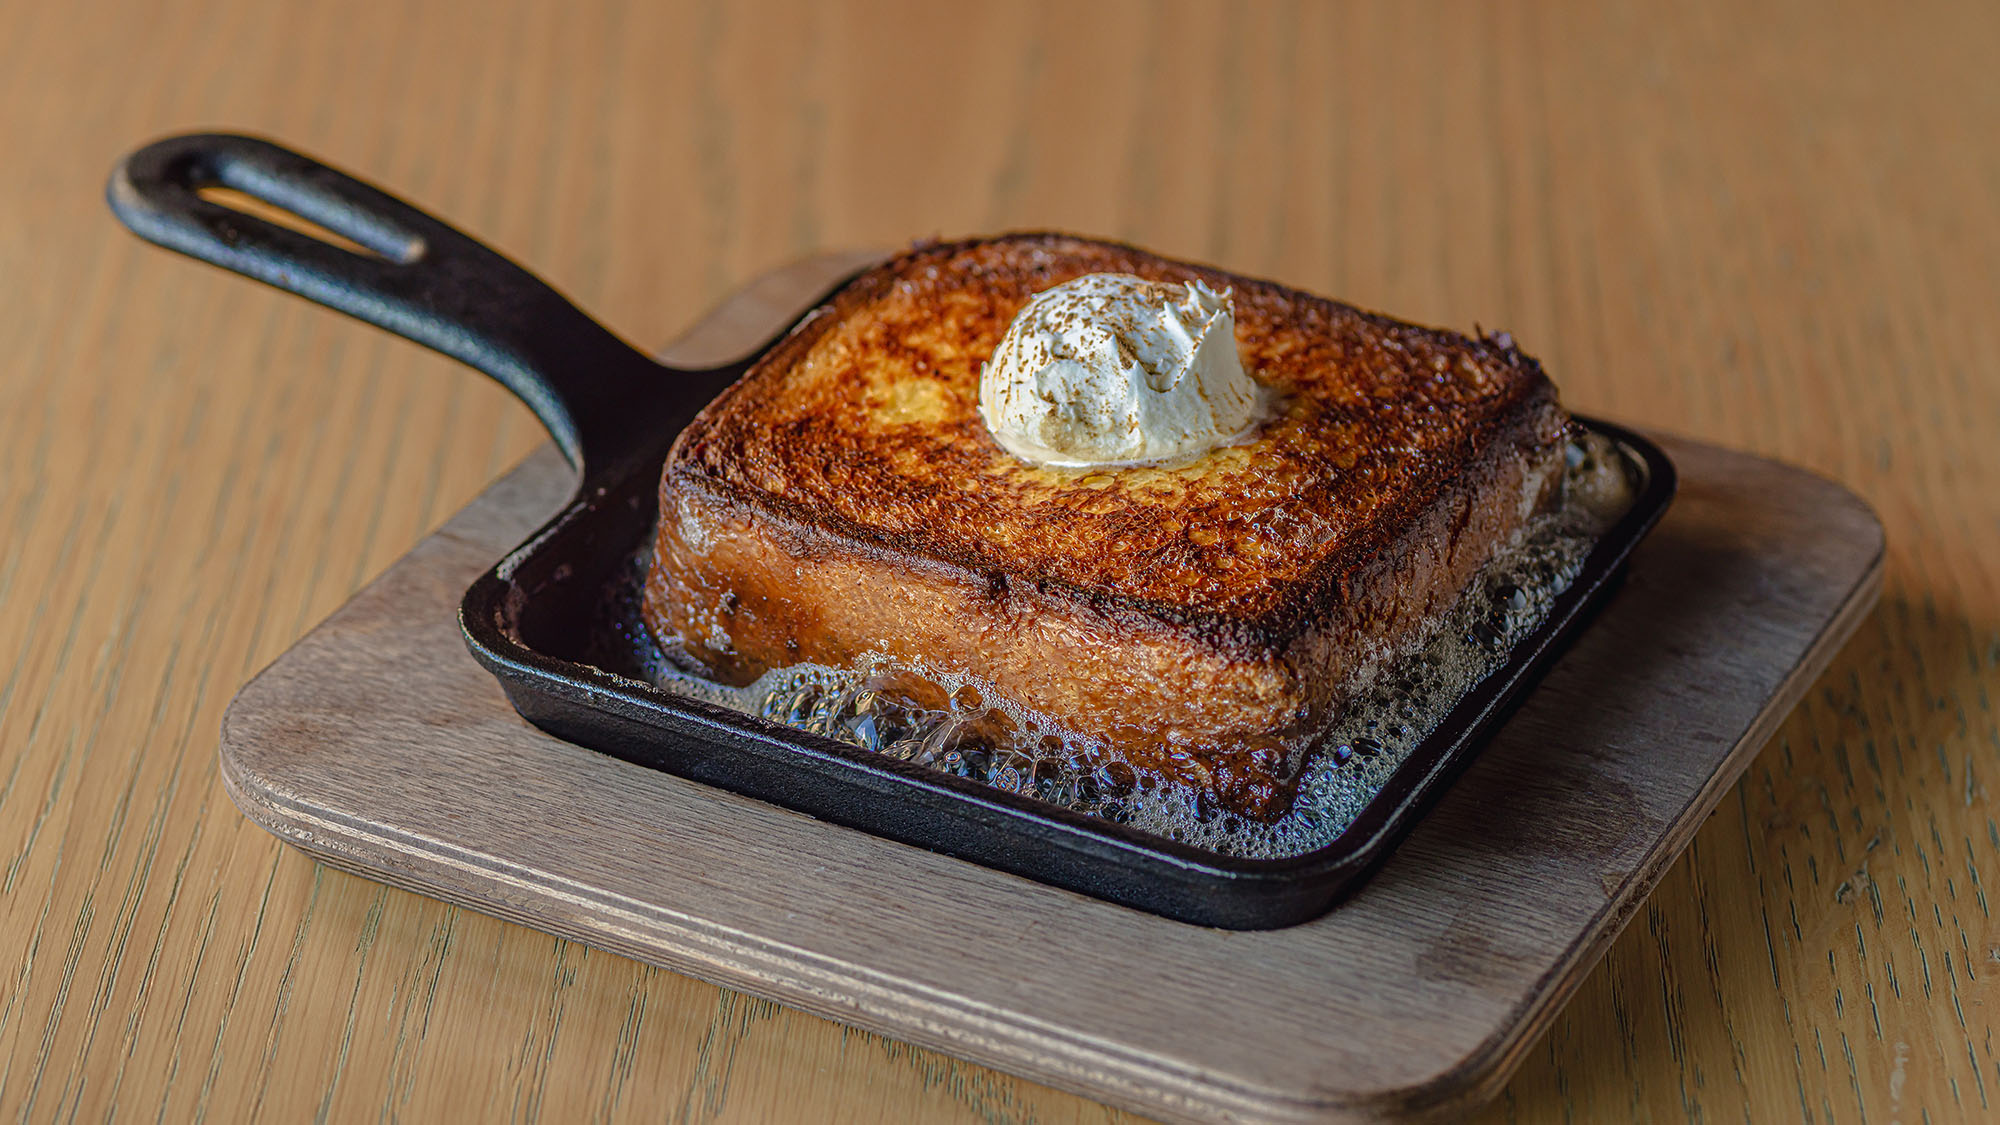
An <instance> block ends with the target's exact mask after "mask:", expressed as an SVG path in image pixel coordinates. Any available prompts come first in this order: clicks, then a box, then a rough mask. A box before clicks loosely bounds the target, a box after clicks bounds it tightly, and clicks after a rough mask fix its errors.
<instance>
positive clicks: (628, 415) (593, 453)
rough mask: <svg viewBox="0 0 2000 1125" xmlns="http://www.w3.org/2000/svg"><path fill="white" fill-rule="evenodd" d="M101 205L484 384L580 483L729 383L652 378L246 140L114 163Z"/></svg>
mask: <svg viewBox="0 0 2000 1125" xmlns="http://www.w3.org/2000/svg"><path fill="white" fill-rule="evenodd" d="M205 188H229V189H233V190H235V191H238V192H241V193H243V194H245V195H248V196H251V197H253V198H255V199H257V200H259V201H261V202H263V203H266V204H269V205H270V206H272V207H276V208H278V209H279V210H281V211H287V212H290V213H292V214H294V215H297V216H299V217H300V218H303V219H306V220H309V221H310V222H312V223H316V224H318V225H319V226H320V227H322V228H324V229H326V230H329V231H332V232H333V233H334V234H336V235H339V236H340V237H342V238H345V239H348V240H350V241H351V242H353V243H355V244H357V245H358V246H360V247H361V248H363V250H365V251H366V252H365V253H357V252H356V251H354V250H352V249H348V248H346V247H342V246H339V245H336V244H335V243H332V242H328V241H325V240H323V239H320V238H317V237H314V236H312V235H308V234H304V233H301V232H300V231H297V230H293V229H290V228H289V227H285V226H280V225H278V224H277V223H273V222H271V221H269V220H266V219H263V218H259V217H257V216H254V215H251V214H248V213H247V212H244V211H240V210H236V209H235V208H232V207H227V206H224V205H223V204H221V203H218V202H215V201H214V200H211V199H208V198H205V197H204V196H202V195H201V194H200V193H201V191H202V189H205ZM105 194H106V197H107V198H108V199H109V201H110V203H111V210H112V211H113V212H115V213H116V214H117V216H118V218H119V220H120V221H122V222H123V223H124V224H125V225H126V226H127V227H129V228H131V229H132V231H133V232H134V233H135V234H137V235H138V236H139V237H141V238H143V239H145V240H147V241H148V242H153V243H156V244H158V245H160V246H164V247H166V248H168V249H170V250H177V251H179V252H181V253H183V254H186V255H188V256H190V257H193V258H199V259H201V260H202V261H205V262H209V263H211V264H214V265H218V266H221V267H222V268H224V269H227V270H233V271H235V272H236V273H240V274H242V275H244V276H245V277H250V278H254V279H256V280H258V281H261V282H264V283H265V284H266V285H272V286H276V287H277V288H279V289H283V290H286V291H288V292H291V293H296V294H298V295H299V296H301V297H304V298H306V299H307V300H309V301H313V302H315V303H317V304H321V305H325V306H327V307H328V308H332V309H337V310H339V311H340V312H344V313H346V314H348V315H349V316H353V317H357V318H359V319H361V320H364V321H367V322H368V323H370V324H373V325H376V326H378V327H381V328H386V329H388V330H389V331H391V332H394V333H396V334H397V335H399V336H403V337H406V338H408V339H410V340H414V341H416V342H417V343H419V344H423V345H424V346H426V347H429V348H433V349H435V350H437V351H440V352H443V353H444V354H445V355H448V356H451V357H452V358H454V359H457V360H460V361H462V362H464V363H467V364H470V365H471V366H472V367H475V368H477V369H478V370H480V371H483V372H485V373H486V374H488V375H490V376H492V377H493V378H494V379H497V380H498V381H499V382H500V383H501V384H502V385H504V386H505V387H506V388H507V389H508V390H510V391H513V392H514V394H516V395H517V396H519V397H520V399H521V401H523V402H525V403H527V405H528V408H529V409H531V410H533V411H534V412H535V415H536V417H538V418H540V419H541V421H542V424H543V425H545V426H547V427H548V430H549V434H550V436H551V437H553V438H554V439H555V442H556V445H557V446H558V447H559V448H560V449H561V450H562V453H563V456H564V457H566V458H568V459H569V462H570V464H572V465H574V466H576V467H577V468H578V469H579V470H582V471H583V474H584V476H585V479H586V481H588V480H590V479H592V478H597V479H602V478H604V477H605V476H607V475H610V474H615V473H617V472H618V471H620V470H622V469H624V468H626V467H627V462H629V461H630V460H631V459H632V458H634V457H637V456H640V455H643V454H644V453H645V452H646V451H647V450H649V449H650V450H653V451H655V452H656V451H657V449H658V440H657V439H658V435H660V434H661V433H663V432H673V431H674V430H678V429H679V428H680V427H681V426H683V425H685V424H686V423H687V421H688V420H689V419H691V418H693V416H694V414H695V412H697V411H699V410H700V408H701V406H702V405H703V404H705V403H706V402H707V401H708V399H709V398H710V397H712V396H713V395H714V394H715V392H716V391H719V390H720V389H721V388H722V387H724V386H726V385H727V384H728V383H729V382H730V381H731V380H732V379H734V378H735V376H736V375H737V374H739V373H740V372H741V371H742V366H741V365H740V364H732V365H729V366H727V367H721V368H714V369H710V370H706V371H696V372H682V371H676V370H673V369H670V368H666V367H663V366H661V365H660V364H657V363H655V362H653V360H652V359H650V358H649V357H647V356H646V355H644V354H643V353H641V352H639V351H638V350H637V349H635V348H633V347H632V346H631V345H629V344H627V343H625V342H624V341H622V340H620V339H618V338H617V337H616V336H614V335H612V334H611V332H610V331H609V330H607V329H606V328H604V327H603V326H602V325H600V324H598V323H597V322H596V321H594V320H592V319H591V318H590V317H588V316H586V315H585V314H584V313H583V312H582V311H580V310H579V309H577V307H576V306H575V305H572V304H570V303H569V301H568V300H567V299H565V298H564V297H563V296H562V295H561V294H559V293H557V292H556V291H555V290H554V289H551V288H550V287H549V286H548V285H547V284H546V283H544V282H543V281H541V280H540V279H539V278H536V277H535V276H534V275H533V274H531V273H529V272H528V271H527V270H525V269H523V268H522V267H520V266H518V265H515V264H514V263H513V262H511V261H509V260H508V259H506V258H505V257H503V256H501V255H500V254H499V253H498V252H497V251H494V250H492V249H490V248H488V247H487V246H485V245H482V244H481V243H479V242H477V241H475V240H474V239H472V238H471V237H469V236H467V235H465V234H462V233H460V232H459V231H457V230H455V229H453V228H452V227H451V226H449V225H447V224H445V223H444V222H442V221H440V220H438V219H436V218H433V217H432V216H430V215H428V214H425V213H424V212H423V211H420V210H418V209H417V208H415V207H413V206H411V205H410V204H408V203H405V202H403V201H402V200H400V199H397V198H395V197H394V196H392V195H389V194H388V193H386V192H383V191H381V190H379V189H377V188H374V187H371V186H369V185H368V184H365V183H362V182H361V181H360V180H357V179H355V178H353V177H352V176H349V175H347V174H345V173H343V172H339V171H336V170H335V169H333V168H329V167H327V166H326V165H324V164H321V163H320V162H318V161H316V160H313V159H312V158H310V157H307V156H303V155H300V154H299V153H296V152H292V151H291V150H289V149H286V148H283V147H280V146H279V145H276V144H273V143H271V142H270V141H266V140H262V139H260V138H257V137H248V136H241V135H236V134H228V133H193V134H186V135H182V136H176V137H168V138H166V139H164V140H160V141H156V142H154V143H153V144H150V145H147V146H146V147H145V148H142V149H140V150H138V151H137V152H134V153H132V154H131V155H130V156H127V157H126V158H125V159H124V160H123V161H122V162H120V163H119V165H118V167H117V168H116V169H115V170H114V171H113V172H112V174H111V182H110V184H109V185H108V187H107V188H106V190H105ZM663 382H665V383H669V384H674V385H672V386H663ZM655 414H657V415H658V416H657V417H654V416H653V415H655ZM668 426H670V427H672V429H671V430H663V429H662V428H661V427H668Z"/></svg>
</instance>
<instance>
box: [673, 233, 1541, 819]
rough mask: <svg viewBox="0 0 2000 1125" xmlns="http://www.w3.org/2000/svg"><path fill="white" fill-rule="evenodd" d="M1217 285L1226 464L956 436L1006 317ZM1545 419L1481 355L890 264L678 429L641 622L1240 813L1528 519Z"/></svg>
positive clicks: (983, 252)
mask: <svg viewBox="0 0 2000 1125" xmlns="http://www.w3.org/2000/svg"><path fill="white" fill-rule="evenodd" d="M1097 272H1116V273H1129V274H1137V275H1139V276H1141V277H1147V278H1153V279H1157V280H1164V281H1182V280H1193V279H1196V278H1200V279H1203V280H1205V281H1207V282H1208V284H1209V285H1210V286H1212V287H1214V288H1215V289H1217V290H1218V291H1221V290H1225V289H1227V290H1231V291H1233V294H1234V299H1235V307H1236V337H1237V343H1238V346H1239V350H1240V352H1241V356H1242V360H1243V365H1244V368H1245V370H1246V371H1248V372H1250V374H1251V375H1252V376H1253V377H1254V378H1256V379H1257V380H1258V381H1259V382H1261V383H1264V384H1266V385H1267V386H1269V387H1272V388H1274V389H1276V390H1277V391H1278V392H1280V394H1281V395H1282V405H1281V407H1280V409H1279V413H1278V416H1277V417H1275V418H1273V419H1272V420H1271V421H1270V422H1269V423H1267V424H1266V425H1265V426H1264V427H1263V428H1262V429H1261V430H1260V431H1259V432H1258V433H1257V434H1256V435H1255V436H1254V438H1253V439H1252V440H1250V441H1247V442H1245V443H1243V444H1241V445H1237V446H1232V447H1228V448H1225V449H1220V450H1216V451H1214V452H1212V453H1210V454H1208V455H1206V456H1203V457H1201V458H1198V459H1195V460H1192V461H1190V462H1187V463H1184V464H1175V465H1165V466H1148V467H1137V468H1121V469H1113V470H1071V469H1048V468H1038V467H1035V466H1031V465H1027V464H1025V463H1023V462H1020V461H1018V460H1016V459H1015V458H1014V457H1012V456H1011V455H1010V454H1008V453H1007V452H1006V451H1004V450H1002V449H1001V448H1000V446H999V445H998V444H997V443H995V442H994V441H993V439H992V438H991V436H990V435H989V434H988V433H987V431H986V428H985V424H984V423H983V422H982V421H981V420H980V417H979V413H978V394H979V374H980V368H981V366H982V365H983V364H984V363H985V361H986V359H987V357H988V356H990V355H991V354H992V352H993V349H994V347H995V346H996V345H997V344H998V343H999V341H1000V338H1001V336H1002V335H1003V334H1004V333H1005V332H1006V330H1007V327H1008V325H1009V323H1011V321H1012V319H1013V317H1014V314H1015V313H1016V312H1017V311H1019V309H1020V308H1021V307H1022V306H1023V305H1024V304H1026V303H1027V301H1028V299H1029V298H1030V297H1031V296H1032V295H1033V294H1035V293H1038V292H1040V291H1042V290H1044V289H1048V288H1050V287H1052V286H1055V285H1058V284H1061V283H1062V282H1065V281H1068V280H1070V279H1072V278H1074V277H1077V276H1080V275H1082V274H1086V273H1097ZM1566 425H1567V422H1566V418H1565V416H1564V415H1563V413H1562V411H1561V409H1560V407H1559V406H1558V405H1557V403H1556V398H1555V391H1554V388H1553V387H1552V386H1551V384H1550V383H1549V381H1548V379H1547V378H1546V377H1545V376H1544V375H1543V374H1542V371H1541V368H1540V367H1539V365H1538V364H1536V363H1535V362H1534V360H1532V359H1530V358H1529V357H1527V356H1525V355H1523V354H1522V353H1520V352H1519V351H1517V350H1515V349H1514V348H1513V347H1512V346H1511V345H1508V344H1504V343H1502V342H1499V341H1495V340H1484V339H1469V338H1466V337H1463V336H1459V335H1456V334H1453V333H1449V332H1442V331H1437V330H1433V329H1427V328H1420V327H1417V326H1414V325H1409V324H1404V323H1401V322H1398V321H1394V320H1390V319H1387V318H1385V317H1380V316H1376V315H1373V314H1369V313H1364V312H1361V311H1359V310H1356V309H1353V308H1350V307H1348V306H1346V305H1342V304H1339V303H1337V302H1333V301H1328V300H1325V299H1322V298H1318V297H1313V296H1310V295H1307V294H1304V293H1300V292H1298V291H1296V290H1292V289H1287V288H1284V287H1282V286H1278V285H1274V284H1271V283H1269V282H1263V281H1256V280H1253V279H1249V278H1243V277H1237V276H1235V275H1231V274H1226V273H1222V272H1220V271H1217V270H1213V269H1208V268H1204V267H1200V266H1194V265H1189V264H1186V263H1181V262H1174V261H1169V260H1167V259H1163V258H1159V257H1156V256H1154V255H1151V254H1148V253H1145V252H1144V251H1140V250H1136V249H1133V248H1131V247H1126V246H1120V245H1115V244H1109V243H1103V242H1094V241H1087V240H1083V239H1077V238H1071V237H1067V236H1062V235H1052V234H1033V235H1013V236H1008V237H1003V238H997V239H990V240H980V241H971V242H961V243H951V244H943V245H930V246H919V247H917V248H915V249H913V250H911V251H909V252H908V253H905V254H903V255H901V256H900V257H898V258H895V259H893V260H891V261H889V262H887V263H885V264H883V265H881V266H879V267H876V268H875V269H873V270H871V271H869V272H868V273H866V274H864V275H862V276H861V277H859V278H857V279H856V280H855V281H853V282H852V283H850V284H849V285H847V286H846V287H845V288H843V289H842V290H841V291H840V293H838V294H837V295H836V296H835V297H834V298H833V299H832V300H830V301H829V302H828V304H827V305H825V306H823V307H822V308H821V309H819V310H816V312H815V313H814V315H812V316H811V317H809V318H808V319H807V320H806V321H805V322H804V323H802V324H801V325H800V326H799V327H798V328H797V329H796V330H795V331H794V332H793V333H792V334H791V335H790V336H788V337H787V338H786V339H785V340H784V341H782V342H781V343H780V344H779V345H778V346H777V347H775V348H774V349H772V350H771V352H769V353H768V354H767V355H766V356H765V357H764V358H763V359H761V360H760V361H759V362H758V363H757V364H756V366H755V367H753V368H752V369H751V370H750V372H749V373H748V374H746V375H745V376H744V378H743V379H742V380H741V381H740V382H738V383H737V384H736V385H735V386H733V387H731V388H730V389H729V390H728V391H725V392H724V393H723V394H722V395H721V396H719V397H718V398H717V399H716V400H715V402H713V403H712V404H710V406H709V407H708V408H707V409H706V410H705V411H703V412H702V414H701V415H700V416H699V417H698V418H697V419H696V420H695V421H694V422H693V424H691V425H690V426H689V427H688V429H687V430H686V431H685V432H684V433H682V434H681V436H680V438H679V439H678V440H677V441H676V442H675V444H674V447H673V450H672V452H671V453H670V454H669V455H668V458H667V463H666V468H665V471H664V473H663V476H662V479H661V485H660V512H661V520H660V528H659V538H658V542H657V544H656V550H655V558H654V561H653V566H652V570H651V572H650V575H649V579H648V582H647V588H646V599H645V613H646V618H647V622H648V624H649V625H650V627H651V628H652V629H653V630H654V631H655V633H657V634H659V635H661V636H662V637H673V638H678V639H679V640H680V641H681V642H682V643H683V644H684V645H685V647H686V649H687V651H688V652H689V653H690V655H692V656H693V657H694V658H695V659H697V660H699V661H701V662H703V663H704V664H706V665H707V667H708V668H709V670H710V671H711V672H712V673H713V674H714V675H716V676H718V677H720V678H722V679H725V680H727V681H730V682H734V683H745V682H748V681H749V680H751V679H753V678H755V677H756V676H757V675H759V674H761V673H762V672H764V671H766V670H767V669H769V668H772V667H779V666H784V665H788V664H795V663H800V662H813V663H820V664H829V665H834V666H843V665H853V664H855V663H857V662H859V661H862V660H866V659H871V658H883V657H886V658H887V660H888V661H889V662H891V663H896V664H905V665H912V666H918V667H924V668H930V669H934V670H944V671H949V672H955V673H969V674H971V675H974V676H976V677H978V678H980V679H982V680H985V681H987V682H989V683H991V684H992V685H993V686H994V688H995V689H996V690H998V691H999V692H1000V693H1001V694H1003V695H1005V696H1007V697H1008V698H1011V699H1013V700H1015V701H1016V702H1018V703H1021V704H1023V705H1026V706H1028V707H1030V708H1032V709H1034V710H1036V711H1039V712H1042V713H1043V714H1046V715H1049V716H1051V717H1052V718H1054V719H1055V720H1057V721H1058V722H1060V723H1061V724H1062V725H1064V726H1066V727H1068V728H1069V729H1071V730H1073V731H1075V732H1077V733H1080V734H1083V735H1086V736H1090V737H1091V738H1094V739H1096V740H1098V741H1100V742H1101V743H1102V744H1103V745H1104V746H1105V748H1106V749H1105V752H1106V753H1107V754H1109V755H1110V756H1112V757H1115V758H1119V759H1122V760H1124V761H1125V762H1126V763H1128V764H1129V765H1130V766H1131V767H1132V768H1133V769H1134V770H1135V771H1136V772H1138V773H1140V774H1145V773H1154V774H1158V775H1161V776H1164V777H1166V778H1168V779H1170V780H1173V781H1177V782H1180V783H1183V784H1188V785H1191V786H1193V787H1194V788H1196V789H1197V790H1198V791H1201V792H1204V793H1206V794H1208V795H1210V796H1211V797H1212V798H1214V799H1215V800H1216V801H1217V802H1218V803H1220V804H1221V805H1222V806H1223V807H1225V808H1228V809H1230V810H1232V811H1235V812H1239V813H1243V814H1246V815H1252V816H1259V817H1268V816H1272V815H1276V814H1277V813H1279V812H1282V810H1283V808H1284V807H1285V805H1286V804H1287V803H1288V802H1289V799H1290V794H1291V791H1292V787H1293V786H1294V785H1295V777H1296V772H1297V766H1298V761H1297V760H1296V758H1297V755H1296V754H1291V755H1288V754H1287V753H1286V752H1284V751H1283V750H1281V749H1280V748H1279V744H1280V741H1281V740H1282V739H1283V737H1284V736H1286V735H1287V734H1290V733H1294V732H1297V731H1299V730H1303V729H1309V728H1310V727H1311V726H1312V725H1315V724H1316V723H1317V722H1318V721H1319V720H1320V719H1321V718H1322V717H1323V715H1324V714H1325V712H1326V711H1327V710H1328V709H1329V708H1332V707H1336V706H1338V705H1339V704H1340V703H1341V701H1342V699H1343V696H1344V689H1345V686H1346V684H1347V683H1348V681H1350V680H1351V679H1352V677H1353V675H1354V673H1356V672H1357V671H1359V670H1360V669H1362V668H1364V667H1366V666H1368V665H1370V664H1373V663H1375V662H1377V661H1380V660H1382V659H1384V658H1387V657H1392V656H1394V655H1398V654H1400V653H1402V652H1406V651H1408V650H1410V649H1411V648H1413V647H1415V645H1417V644H1418V643H1420V642H1421V641H1422V640H1423V639H1424V638H1425V636H1426V635H1427V634H1428V631H1429V629H1430V627H1431V626H1432V624H1433V623H1434V621H1435V619H1436V618H1437V617H1438V616H1439V615H1440V614H1441V613H1442V612H1443V611H1444V610H1446V609H1448V608H1449V607H1450V606H1451V605H1452V604H1453V603H1454V602H1455V601H1456V599H1457V597H1458V596H1459V594H1460V593H1461V592H1462V591H1463V589H1464V588H1465V586H1466V585H1467V584H1468V583H1469V582H1470V580H1471V579H1472V577H1473V575H1474V573H1475V572H1476V571H1477V570H1478V568H1479V567H1480V566H1481V565H1483V564H1484V563H1485V562H1486V561H1487V559H1488V558H1490V557H1491V556H1492V555H1493V553H1494V552H1495V551H1497V550H1498V549H1499V548H1500V547H1502V546H1504V545H1505V544H1506V543H1507V542H1508V541H1509V540H1510V539H1511V538H1512V536H1513V535H1514V534H1515V532H1516V531H1517V530H1518V529H1519V528H1520V526H1521V524H1522V523H1523V522H1524V521H1525V520H1526V519H1527V518H1528V517H1529V516H1530V515H1531V514H1532V513H1533V511H1534V509H1535V508H1536V507H1537V506H1538V505H1539V504H1541V503H1543V502H1544V500H1545V499H1546V497H1547V496H1548V495H1549V494H1550V493H1551V491H1552V487H1553V485H1554V482H1555V481H1556V479H1557V477H1558V476H1559V474H1558V472H1557V470H1558V468H1559V466H1560V464H1561V446H1562V437H1563V435H1564V432H1565V428H1566Z"/></svg>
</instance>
